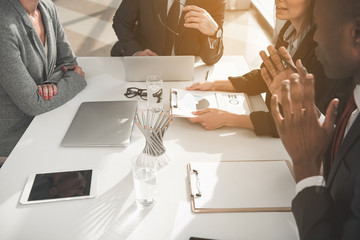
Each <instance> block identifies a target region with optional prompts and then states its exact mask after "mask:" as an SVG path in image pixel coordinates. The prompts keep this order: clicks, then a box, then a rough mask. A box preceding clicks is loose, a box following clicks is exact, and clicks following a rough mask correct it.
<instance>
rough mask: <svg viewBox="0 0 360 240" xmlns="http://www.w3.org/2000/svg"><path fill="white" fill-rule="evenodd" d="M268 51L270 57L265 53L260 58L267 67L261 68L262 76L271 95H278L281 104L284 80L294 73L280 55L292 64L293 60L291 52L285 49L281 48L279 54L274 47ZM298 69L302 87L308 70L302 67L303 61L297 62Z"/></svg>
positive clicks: (261, 53)
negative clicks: (285, 64)
mask: <svg viewBox="0 0 360 240" xmlns="http://www.w3.org/2000/svg"><path fill="white" fill-rule="evenodd" d="M268 51H269V55H270V56H269V57H268V56H267V55H266V53H265V51H261V52H260V56H261V58H262V60H263V62H264V65H265V67H263V68H261V75H262V77H263V79H264V81H265V83H266V84H267V86H268V88H269V91H270V92H271V94H277V95H278V97H279V100H280V103H281V100H282V97H281V92H282V91H281V86H282V83H283V81H284V80H286V79H289V78H290V76H291V74H293V73H294V71H293V70H292V69H291V68H290V67H287V66H284V64H283V61H282V60H281V57H280V56H279V54H281V55H282V57H284V58H285V59H286V60H287V61H288V62H290V63H292V64H293V60H292V58H291V56H290V54H289V52H288V51H287V50H286V49H285V48H284V47H280V48H279V52H277V51H276V49H275V48H274V47H273V46H269V47H268ZM296 68H297V71H298V73H299V76H300V83H301V84H300V87H302V86H303V84H304V81H305V76H306V74H307V71H306V68H305V67H304V66H303V65H302V63H301V60H298V61H296Z"/></svg>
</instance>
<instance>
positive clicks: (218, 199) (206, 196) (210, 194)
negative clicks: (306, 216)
mask: <svg viewBox="0 0 360 240" xmlns="http://www.w3.org/2000/svg"><path fill="white" fill-rule="evenodd" d="M188 180H189V184H190V204H191V209H192V211H193V212H195V213H225V212H290V211H291V201H292V199H293V198H294V196H295V186H296V183H295V178H294V173H293V170H292V166H291V164H290V162H289V161H287V160H269V161H267V160H256V161H252V160H251V161H250V160H249V161H221V162H190V163H189V164H188Z"/></svg>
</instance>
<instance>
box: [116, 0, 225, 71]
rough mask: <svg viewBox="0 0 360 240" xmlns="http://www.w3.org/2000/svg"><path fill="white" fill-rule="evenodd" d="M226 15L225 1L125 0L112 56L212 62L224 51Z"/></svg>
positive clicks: (118, 15)
mask: <svg viewBox="0 0 360 240" xmlns="http://www.w3.org/2000/svg"><path fill="white" fill-rule="evenodd" d="M185 4H186V5H185ZM224 15H225V1H224V0H197V1H194V0H188V1H186V0H164V1H150V0H137V1H134V0H123V1H122V3H121V5H120V7H119V9H118V10H117V11H116V13H115V16H114V20H113V21H114V23H113V28H114V30H115V33H116V36H117V37H118V39H119V41H118V42H117V43H116V44H115V45H114V46H113V48H112V50H111V56H132V55H135V56H156V55H161V56H166V55H194V56H200V57H201V59H202V60H203V62H204V63H206V64H209V65H212V64H214V63H216V62H217V61H219V59H220V58H221V56H222V54H223V51H224V47H223V39H222V25H223V22H224Z"/></svg>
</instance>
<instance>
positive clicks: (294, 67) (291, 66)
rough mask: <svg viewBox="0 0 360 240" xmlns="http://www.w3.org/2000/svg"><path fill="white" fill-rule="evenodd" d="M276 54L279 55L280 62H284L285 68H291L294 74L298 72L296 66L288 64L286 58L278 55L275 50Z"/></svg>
mask: <svg viewBox="0 0 360 240" xmlns="http://www.w3.org/2000/svg"><path fill="white" fill-rule="evenodd" d="M276 53H277V54H279V56H280V58H281V60H283V61H284V62H285V64H286V66H287V67H290V68H291V69H292V70H293V71H294V72H296V73H297V72H298V70H297V68H296V66H294V64H292V63H291V62H289V61H288V60H287V59H286V58H284V57H283V55H281V53H280V52H279V51H278V50H276Z"/></svg>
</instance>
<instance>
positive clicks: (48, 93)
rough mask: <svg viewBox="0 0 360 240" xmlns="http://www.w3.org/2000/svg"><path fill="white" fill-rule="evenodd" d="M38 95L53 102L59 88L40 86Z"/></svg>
mask: <svg viewBox="0 0 360 240" xmlns="http://www.w3.org/2000/svg"><path fill="white" fill-rule="evenodd" d="M37 88H38V93H39V94H40V96H43V97H44V100H48V99H49V100H51V99H53V97H54V96H55V95H56V93H57V86H56V85H55V84H52V83H51V84H43V85H38V87H37Z"/></svg>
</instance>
